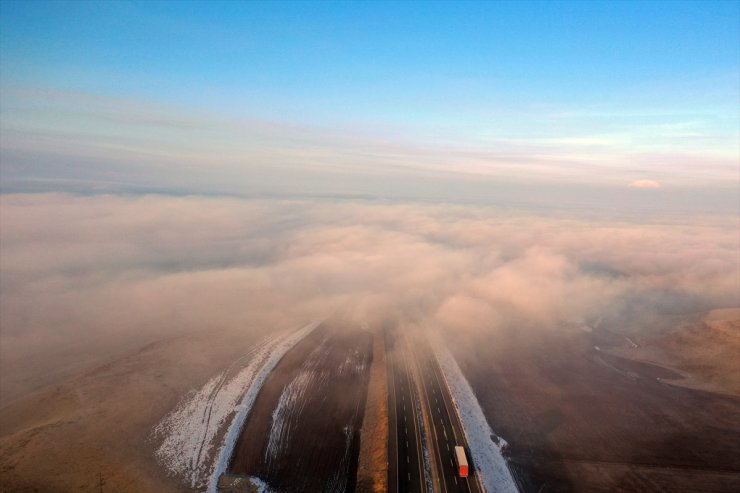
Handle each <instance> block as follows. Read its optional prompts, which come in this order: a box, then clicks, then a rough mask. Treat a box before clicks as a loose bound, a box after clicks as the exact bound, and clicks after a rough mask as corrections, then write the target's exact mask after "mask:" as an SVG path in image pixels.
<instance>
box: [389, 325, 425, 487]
mask: <svg viewBox="0 0 740 493" xmlns="http://www.w3.org/2000/svg"><path fill="white" fill-rule="evenodd" d="M385 344H386V361H387V365H388V368H387V370H388V371H387V373H388V409H389V413H388V430H389V434H390V436H389V440H388V462H389V464H388V491H389V493H407V492H410V493H423V492H425V491H426V486H425V481H424V455H423V451H422V446H421V434H420V431H419V430H420V426H419V423H417V416H416V412H415V411H414V390H413V389H414V384H413V380H412V378H411V374H410V370H409V366H408V363H407V358H398V357H397V356H398V354H399V353H401V354H403V353H404V351H403V350H402V349H401V347H400V344H397V339H396V337H395V334H393V333H391V331H388V330H387V331H385Z"/></svg>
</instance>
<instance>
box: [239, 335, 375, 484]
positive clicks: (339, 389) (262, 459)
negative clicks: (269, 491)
mask: <svg viewBox="0 0 740 493" xmlns="http://www.w3.org/2000/svg"><path fill="white" fill-rule="evenodd" d="M371 357H372V334H370V333H369V332H368V331H366V330H360V329H353V328H351V327H348V326H347V325H345V324H342V323H341V322H331V323H324V324H322V326H321V327H319V328H317V329H316V330H314V331H313V332H312V333H311V334H310V335H308V336H307V337H306V338H305V339H304V340H302V341H301V342H300V343H298V344H297V345H296V347H295V348H293V349H292V350H291V351H289V352H288V353H287V354H286V355H285V356H284V357H283V359H282V360H281V361H280V363H279V364H278V365H277V366H276V367H275V369H274V370H273V372H272V373H271V374H270V376H269V377H268V379H267V380H266V381H265V384H264V386H263V387H262V390H261V391H260V394H259V396H258V397H257V400H256V401H255V403H254V405H253V407H252V410H251V411H250V414H249V416H248V417H247V421H246V423H245V425H244V428H243V430H242V434H241V436H240V438H239V441H238V442H237V445H236V449H235V452H234V456H233V458H232V461H231V465H230V472H232V473H235V474H245V475H250V476H257V477H259V478H261V479H262V480H264V481H266V482H267V483H268V484H269V485H270V487H271V488H273V489H275V490H277V491H280V492H281V493H282V492H306V491H315V492H320V491H327V492H337V493H339V492H344V491H354V488H355V481H356V477H357V458H358V454H359V448H360V441H359V433H360V427H361V425H362V420H363V413H364V410H365V399H366V396H367V388H368V379H369V374H370V361H371Z"/></svg>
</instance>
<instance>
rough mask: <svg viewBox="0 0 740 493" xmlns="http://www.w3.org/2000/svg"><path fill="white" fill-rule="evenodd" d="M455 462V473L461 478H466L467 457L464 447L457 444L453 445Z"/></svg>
mask: <svg viewBox="0 0 740 493" xmlns="http://www.w3.org/2000/svg"><path fill="white" fill-rule="evenodd" d="M455 462H456V463H457V473H458V474H459V475H460V477H461V478H467V477H468V459H467V457H465V449H464V448H463V447H461V446H459V445H457V446H455Z"/></svg>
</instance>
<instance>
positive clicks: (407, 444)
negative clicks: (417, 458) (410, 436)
mask: <svg viewBox="0 0 740 493" xmlns="http://www.w3.org/2000/svg"><path fill="white" fill-rule="evenodd" d="M408 447H409V441H408V440H406V448H408Z"/></svg>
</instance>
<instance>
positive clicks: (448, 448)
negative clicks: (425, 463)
mask: <svg viewBox="0 0 740 493" xmlns="http://www.w3.org/2000/svg"><path fill="white" fill-rule="evenodd" d="M445 445H446V446H447V451H448V452H449V451H450V444H449V443H447V442H445Z"/></svg>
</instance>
